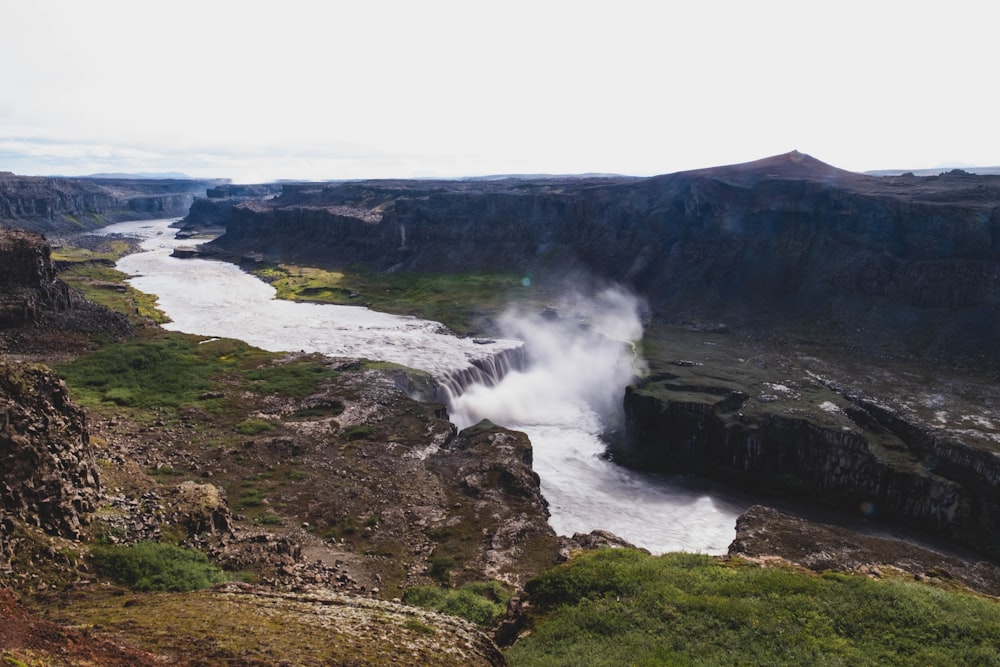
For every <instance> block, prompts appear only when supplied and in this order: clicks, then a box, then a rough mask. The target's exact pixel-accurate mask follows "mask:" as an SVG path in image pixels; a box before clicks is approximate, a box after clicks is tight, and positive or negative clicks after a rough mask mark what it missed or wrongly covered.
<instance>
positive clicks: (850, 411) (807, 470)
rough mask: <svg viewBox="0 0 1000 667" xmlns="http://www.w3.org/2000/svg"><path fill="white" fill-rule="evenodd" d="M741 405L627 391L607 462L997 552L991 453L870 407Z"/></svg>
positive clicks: (998, 518)
mask: <svg viewBox="0 0 1000 667" xmlns="http://www.w3.org/2000/svg"><path fill="white" fill-rule="evenodd" d="M685 390H687V391H688V394H687V395H686V396H685V394H684V392H685ZM749 398H750V397H749V396H747V395H746V394H745V393H741V392H738V391H732V392H729V393H726V392H725V391H721V390H720V391H719V392H718V393H717V395H716V396H715V397H714V398H713V397H712V395H711V394H710V393H708V392H701V393H700V394H699V395H694V394H692V393H691V392H690V388H685V387H680V386H673V387H670V388H665V387H663V386H662V385H658V384H657V383H654V382H650V383H647V385H645V386H644V387H629V388H628V390H627V392H626V395H625V412H626V433H625V438H624V439H623V440H622V441H620V442H618V443H616V445H615V446H614V447H613V448H612V453H613V455H614V458H615V460H616V461H618V462H620V463H622V464H624V465H628V466H632V467H637V468H641V469H644V470H661V471H671V472H694V473H697V474H700V475H703V476H706V477H710V478H714V479H719V480H722V481H725V482H727V483H730V484H733V485H735V486H737V487H740V488H743V489H746V490H748V491H752V492H755V493H763V494H767V495H780V496H786V497H791V498H795V499H799V500H806V501H809V502H820V503H824V504H827V505H830V506H835V507H838V508H841V509H844V510H848V511H850V512H852V513H857V512H858V511H861V512H863V513H869V514H875V513H876V512H877V514H878V516H879V518H880V519H885V520H890V521H897V522H902V523H905V524H908V525H911V526H914V527H917V528H919V529H921V530H925V531H930V532H933V533H935V534H937V535H942V536H946V537H948V538H950V539H953V540H955V541H956V542H958V543H962V544H965V545H968V546H972V547H976V548H979V549H983V550H984V551H986V552H987V553H991V554H994V555H995V554H1000V502H998V498H1000V494H998V490H1000V456H998V455H997V454H995V453H993V452H991V451H989V450H984V449H980V448H975V447H971V446H968V445H965V444H963V443H962V442H960V441H957V440H952V439H950V438H947V437H943V436H939V435H935V434H932V433H930V432H928V431H926V430H925V429H922V428H920V427H919V426H917V425H916V424H913V423H910V422H907V421H906V420H904V419H903V418H902V417H900V416H899V415H896V414H895V413H893V411H891V410H890V409H888V408H885V407H881V406H878V405H876V404H874V403H872V402H870V401H864V400H860V399H858V400H857V401H856V402H855V404H854V405H853V406H851V407H848V408H847V409H846V410H840V409H836V410H833V409H832V408H831V410H832V412H831V413H829V414H824V410H817V411H813V412H811V413H810V412H806V411H803V410H796V411H787V410H767V409H760V408H759V407H758V409H755V410H750V409H746V410H744V409H743V408H744V405H745V404H746V403H747V401H748V400H749ZM770 398H771V397H767V396H765V397H764V399H765V401H766V400H769V399H770ZM832 405H833V404H832V403H831V404H830V406H832ZM749 407H752V406H749Z"/></svg>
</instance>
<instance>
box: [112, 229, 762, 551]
mask: <svg viewBox="0 0 1000 667" xmlns="http://www.w3.org/2000/svg"><path fill="white" fill-rule="evenodd" d="M171 222H173V220H145V221H135V222H123V223H119V224H115V225H110V226H108V227H105V228H103V229H102V230H100V232H98V233H101V234H123V235H129V236H138V237H140V238H142V239H144V240H143V242H142V248H143V252H140V253H135V254H132V255H128V256H126V257H123V258H122V259H121V260H119V261H118V263H117V268H118V269H119V270H121V271H122V272H124V273H126V274H128V275H129V276H130V278H129V283H130V284H131V285H132V286H133V287H135V288H136V289H138V290H141V291H143V292H146V293H148V294H155V295H156V296H157V300H158V306H159V308H160V309H161V310H162V311H163V312H164V313H166V315H167V316H168V317H169V318H170V319H171V322H169V323H167V324H165V325H164V327H165V328H167V329H170V330H174V331H183V332H186V333H192V334H199V335H204V336H219V337H227V338H236V339H240V340H244V341H246V342H247V343H250V344H251V345H255V346H257V347H260V348H263V349H266V350H272V351H294V350H303V351H307V352H320V353H322V354H327V355H331V356H342V357H364V358H368V359H373V360H381V361H391V362H396V363H400V364H404V365H407V366H410V367H413V368H419V369H422V370H426V371H428V372H430V373H432V374H433V375H435V376H436V377H439V378H443V377H446V376H447V375H448V374H449V373H451V372H452V371H454V370H457V369H462V368H468V367H470V365H471V364H472V363H473V362H474V361H475V360H477V359H482V358H483V357H486V356H488V355H492V354H496V353H499V352H501V351H503V350H506V349H510V348H514V347H518V346H521V345H522V344H523V346H524V348H525V350H527V354H526V356H527V366H526V367H525V368H524V369H523V370H521V371H515V372H512V373H509V374H508V375H507V376H506V377H505V378H503V380H502V381H501V382H499V383H498V384H496V385H495V386H491V387H486V386H483V385H474V386H472V387H468V388H466V389H465V391H464V392H462V393H461V394H460V395H456V396H453V397H452V398H451V400H450V401H449V413H450V414H451V418H452V421H453V422H455V423H456V425H458V426H459V427H460V428H464V427H466V426H469V425H471V424H473V423H476V422H477V421H479V419H482V418H488V419H490V420H492V421H493V422H495V423H497V424H501V425H503V426H506V427H508V428H512V429H516V430H520V431H524V432H525V433H527V434H528V436H529V437H530V439H531V442H532V446H533V449H534V468H535V470H536V472H537V473H538V475H539V477H540V479H541V487H542V493H543V495H544V496H545V498H546V500H547V501H548V502H549V509H550V511H551V517H550V520H549V521H550V524H551V525H552V527H553V529H554V530H555V531H556V532H557V533H559V534H561V535H572V534H573V533H575V532H583V533H587V532H590V531H591V530H595V529H601V530H608V531H611V532H612V533H615V534H616V535H619V536H621V537H623V538H625V539H626V540H629V541H630V542H632V543H633V544H636V545H638V546H641V547H644V548H646V549H649V550H650V551H652V552H653V553H664V552H668V551H693V552H701V553H709V554H721V553H725V552H726V549H727V547H728V546H729V543H730V542H731V541H732V539H733V537H734V535H735V522H736V518H737V516H739V514H740V513H742V512H743V511H744V510H745V509H746V508H747V507H749V506H750V505H751V504H753V499H752V498H751V497H749V496H744V495H740V494H736V493H734V492H732V491H729V490H726V489H723V488H722V487H719V486H717V485H712V484H709V483H706V482H704V481H701V480H697V479H694V478H688V477H684V476H668V475H649V474H642V473H637V472H635V471H631V470H628V469H625V468H622V467H620V466H616V465H614V464H613V463H611V462H609V461H607V460H606V459H605V458H604V457H603V456H602V454H603V453H604V449H605V447H604V443H603V442H602V440H601V437H600V434H601V433H602V432H603V431H604V427H605V422H606V421H607V417H606V415H609V414H611V413H613V412H614V410H615V409H616V407H615V406H616V405H618V404H620V401H621V397H622V396H623V394H624V388H625V385H626V384H627V382H628V381H629V379H630V378H631V376H632V374H633V373H634V372H635V370H636V367H637V364H640V363H641V360H637V359H634V358H632V356H631V352H630V351H631V348H630V347H629V345H627V344H626V343H625V342H624V341H625V340H626V338H625V337H626V336H629V335H632V336H634V335H636V330H635V328H634V326H633V325H631V324H629V323H630V322H631V319H630V318H631V317H632V315H630V314H629V312H628V307H629V304H628V297H627V295H624V294H623V293H621V292H618V291H615V290H609V291H606V292H605V293H602V294H599V295H597V296H596V298H587V299H583V298H580V297H577V298H575V299H573V300H572V301H567V303H566V304H563V306H561V307H560V310H559V312H560V313H561V314H562V313H564V309H565V313H568V314H570V317H569V318H567V317H565V316H564V317H562V319H561V320H559V321H555V322H554V321H553V320H552V318H540V317H537V316H528V315H517V314H511V315H509V316H508V317H507V318H505V323H506V327H507V330H508V331H509V332H511V334H512V336H511V338H509V339H498V340H490V341H481V340H480V341H473V340H471V339H467V338H457V337H455V336H452V335H449V334H448V333H447V332H446V331H445V330H444V327H442V326H441V325H440V324H438V323H436V322H429V321H426V320H421V319H417V318H413V317H402V316H396V315H390V314H385V313H379V312H376V311H372V310H369V309H367V308H362V307H357V306H335V305H318V304H305V303H295V302H290V301H281V300H277V299H275V291H274V289H273V288H272V287H271V286H270V285H268V284H267V283H265V282H263V281H261V280H259V279H258V278H256V277H254V276H252V275H250V274H248V273H246V272H244V271H243V270H241V269H240V268H239V267H237V266H235V265H233V264H229V263H226V262H220V261H211V260H203V259H178V258H175V257H171V256H170V253H171V252H172V250H173V249H174V248H175V247H177V246H179V245H192V244H193V242H192V241H191V240H183V241H178V240H176V239H175V238H174V232H175V231H176V230H175V229H173V228H171V227H170V223H171ZM194 243H196V242H194ZM584 325H585V326H584ZM616 337H618V338H619V340H615V338H616ZM602 415H605V416H604V417H602Z"/></svg>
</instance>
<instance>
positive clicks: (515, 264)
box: [208, 153, 1000, 363]
mask: <svg viewBox="0 0 1000 667" xmlns="http://www.w3.org/2000/svg"><path fill="white" fill-rule="evenodd" d="M213 249H214V250H216V251H219V252H224V253H229V254H235V255H241V254H244V255H250V254H253V255H255V256H260V255H263V256H264V257H265V258H266V259H272V260H287V261H298V262H301V263H319V264H324V265H332V266H339V267H346V266H353V265H356V264H359V263H360V264H364V265H366V266H367V267H368V268H370V269H372V270H376V271H385V270H394V271H399V270H404V271H406V270H412V271H429V272H465V271H511V272H521V273H525V274H530V275H533V276H536V277H540V278H545V277H553V276H556V275H563V274H566V273H568V272H573V271H582V272H586V273H587V274H589V275H592V276H596V277H598V278H603V279H607V280H613V281H615V282H618V283H621V284H624V285H627V286H629V287H631V288H632V289H633V290H635V291H636V292H637V293H638V294H640V295H642V296H643V297H645V298H646V299H647V300H648V301H649V302H650V304H651V305H652V309H653V312H654V314H655V315H657V316H660V317H663V318H668V319H672V320H674V321H680V320H684V319H689V320H690V319H694V320H699V319H702V320H708V321H726V322H727V323H730V324H732V325H733V326H742V327H746V328H748V329H749V330H753V331H758V330H759V331H772V332H774V331H781V332H786V331H798V332H802V333H806V334H809V335H813V334H823V335H832V336H836V337H838V338H846V339H848V340H852V341H854V342H855V343H857V344H858V345H862V346H865V347H868V348H871V349H873V350H875V349H879V348H886V349H888V350H889V351H891V352H893V353H897V352H907V353H917V354H921V355H930V356H936V357H944V358H956V357H962V358H964V359H965V360H967V361H974V362H976V363H984V362H989V363H996V362H997V361H998V360H1000V352H998V348H997V347H996V346H995V345H994V344H993V341H994V340H995V339H996V337H997V335H998V334H1000V317H998V308H1000V177H997V176H975V175H971V174H966V173H964V172H951V173H947V174H942V175H939V176H934V177H915V176H910V175H904V176H896V177H874V176H864V175H861V174H854V173H850V172H846V171H841V170H838V169H835V168H833V167H831V166H829V165H826V164H824V163H822V162H820V161H818V160H815V159H813V158H811V157H809V156H806V155H802V154H799V153H790V154H787V155H781V156H775V157H773V158H768V159H765V160H760V161H758V162H753V163H748V164H745V165H734V166H730V167H719V168H714V169H706V170H700V171H692V172H682V173H678V174H670V175H665V176H657V177H653V178H647V179H629V178H578V179H573V178H549V179H544V178H539V179H516V178H514V179H507V180H496V181H492V180H484V181H369V182H360V183H342V184H307V185H303V184H300V185H289V186H286V188H285V190H284V193H283V194H282V195H281V196H279V197H276V198H274V199H271V200H268V201H256V202H252V203H244V204H241V205H238V206H236V207H235V208H234V209H233V211H232V218H231V220H230V222H229V224H228V227H227V232H226V234H225V235H223V236H222V237H220V238H219V239H217V240H216V241H214V242H213V243H212V244H210V246H209V247H208V250H209V251H211V250H213Z"/></svg>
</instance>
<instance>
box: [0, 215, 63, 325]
mask: <svg viewBox="0 0 1000 667" xmlns="http://www.w3.org/2000/svg"><path fill="white" fill-rule="evenodd" d="M69 307H70V291H69V287H68V286H67V285H66V284H65V283H64V282H62V281H61V280H59V279H58V278H57V277H56V271H55V268H54V267H53V265H52V258H51V249H50V248H49V245H48V244H47V243H46V242H45V239H44V237H42V236H40V235H38V234H33V233H30V232H23V231H18V230H9V229H3V228H0V328H4V327H18V326H25V325H30V324H38V323H39V322H40V320H41V318H42V315H43V314H44V313H45V312H53V311H63V310H66V309H68V308H69Z"/></svg>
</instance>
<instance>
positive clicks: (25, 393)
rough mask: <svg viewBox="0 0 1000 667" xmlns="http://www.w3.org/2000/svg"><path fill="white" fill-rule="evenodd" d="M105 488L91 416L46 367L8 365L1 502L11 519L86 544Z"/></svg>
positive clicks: (0, 433) (1, 379) (0, 378)
mask: <svg viewBox="0 0 1000 667" xmlns="http://www.w3.org/2000/svg"><path fill="white" fill-rule="evenodd" d="M99 489H100V482H99V479H98V468H97V463H96V460H95V456H94V450H93V447H92V446H91V444H90V439H89V436H88V432H87V427H86V420H85V416H84V413H83V411H82V410H81V409H80V408H78V407H77V406H76V405H74V404H73V403H72V402H71V401H70V400H69V396H68V393H67V391H66V386H65V384H63V382H62V381H61V380H60V379H59V378H58V377H57V376H56V375H55V374H54V373H53V372H52V371H50V370H48V369H47V368H45V367H43V366H39V365H33V364H31V365H29V364H16V363H9V362H7V361H3V360H0V501H2V505H3V508H4V511H5V512H6V514H7V518H6V519H5V520H4V525H7V519H10V520H16V521H19V522H24V523H26V524H28V525H35V526H38V527H40V528H42V529H43V530H45V531H46V532H48V533H50V534H52V535H60V536H63V537H68V538H73V539H76V538H79V537H80V536H81V531H82V528H83V525H84V524H86V523H87V522H88V521H89V518H90V514H91V512H93V511H94V508H95V503H96V500H97V497H98V494H99Z"/></svg>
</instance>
